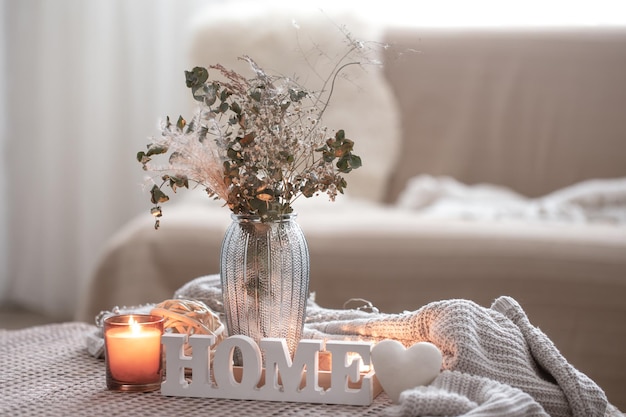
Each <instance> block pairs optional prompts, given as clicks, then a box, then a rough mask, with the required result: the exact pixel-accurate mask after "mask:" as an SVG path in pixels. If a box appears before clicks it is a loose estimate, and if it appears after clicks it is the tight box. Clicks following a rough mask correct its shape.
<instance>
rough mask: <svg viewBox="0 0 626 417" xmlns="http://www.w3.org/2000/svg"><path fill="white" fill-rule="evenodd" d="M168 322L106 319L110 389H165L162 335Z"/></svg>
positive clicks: (139, 316) (142, 318) (144, 317)
mask: <svg viewBox="0 0 626 417" xmlns="http://www.w3.org/2000/svg"><path fill="white" fill-rule="evenodd" d="M164 321H165V319H164V318H163V317H160V316H153V315H146V314H123V315H119V316H111V317H107V318H106V319H105V320H104V343H105V364H106V381H107V388H109V389H110V390H115V391H142V392H145V391H154V390H157V389H159V388H160V387H161V379H162V365H161V352H162V347H161V335H162V334H163V323H164Z"/></svg>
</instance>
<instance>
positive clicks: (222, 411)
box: [0, 322, 391, 417]
mask: <svg viewBox="0 0 626 417" xmlns="http://www.w3.org/2000/svg"><path fill="white" fill-rule="evenodd" d="M95 330H96V327H95V326H92V325H89V324H86V323H78V322H73V323H62V324H50V325H46V326H37V327H30V328H27V329H23V330H0V415H11V416H48V417H55V416H101V415H102V416H105V415H106V416H111V415H136V416H143V415H150V416H159V415H167V416H174V415H184V416H186V417H193V416H202V417H205V416H207V415H215V416H227V415H233V416H247V415H255V416H270V415H271V416H276V415H280V416H315V417H323V416H333V417H339V416H379V415H381V414H382V413H383V410H385V409H386V408H387V407H389V406H390V405H391V402H390V400H389V398H388V397H387V396H386V395H385V393H382V394H380V395H379V396H378V397H377V398H375V399H374V401H373V403H372V404H371V405H370V406H345V405H326V404H309V403H295V402H294V403H292V402H271V401H247V400H243V401H242V400H226V399H215V398H188V397H166V396H162V395H161V394H160V392H159V391H155V392H151V393H129V392H114V391H109V390H107V388H106V379H105V368H104V360H102V359H96V358H94V357H92V356H91V355H89V353H88V352H87V349H86V338H87V336H88V335H89V334H90V333H92V332H94V331H95Z"/></svg>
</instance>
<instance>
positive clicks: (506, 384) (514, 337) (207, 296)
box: [176, 275, 614, 417]
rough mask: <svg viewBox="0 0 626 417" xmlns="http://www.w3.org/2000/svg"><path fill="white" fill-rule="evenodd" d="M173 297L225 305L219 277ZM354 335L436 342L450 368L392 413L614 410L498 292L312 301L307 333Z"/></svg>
mask: <svg viewBox="0 0 626 417" xmlns="http://www.w3.org/2000/svg"><path fill="white" fill-rule="evenodd" d="M176 297H181V298H193V299H199V300H201V301H204V302H205V303H208V304H209V305H213V306H216V307H217V308H220V304H219V301H218V302H216V300H220V297H221V294H220V292H219V279H218V276H216V275H214V276H209V277H201V278H198V279H196V280H194V281H192V282H191V283H188V284H186V285H185V286H184V287H182V288H181V289H179V290H178V291H177V292H176ZM350 336H353V337H358V338H359V339H362V340H370V341H380V340H384V339H395V340H398V341H400V342H401V343H403V344H404V345H405V346H406V347H409V346H411V345H412V344H414V343H417V342H420V341H427V342H431V343H433V344H435V345H436V346H437V347H438V348H439V349H440V350H441V352H442V354H443V365H442V367H443V370H445V371H453V372H444V373H442V374H440V375H439V377H438V378H437V379H436V380H435V383H433V384H432V389H422V388H418V389H415V390H408V391H405V393H403V394H402V395H401V404H400V406H399V408H397V409H394V410H392V411H390V413H391V414H390V415H399V416H420V415H424V414H420V413H426V415H431V414H429V413H435V414H434V415H468V416H496V415H503V414H506V415H519V416H522V415H536V416H545V415H550V416H552V417H570V416H573V417H594V416H597V417H603V416H609V415H612V413H613V410H614V408H613V407H612V406H610V405H609V404H608V401H607V398H606V395H605V393H604V392H603V391H602V389H601V388H600V387H599V386H598V385H597V384H596V383H595V382H594V381H592V380H591V379H590V378H589V377H587V376H586V375H585V374H583V373H581V372H579V371H578V370H577V369H576V368H574V367H573V366H572V365H571V364H569V363H568V362H567V360H566V359H565V358H564V357H563V356H562V355H561V354H560V352H559V351H558V349H557V348H556V347H555V346H554V344H553V343H552V341H551V340H550V339H549V338H548V337H547V336H546V335H545V334H544V333H542V332H541V331H540V330H539V329H537V328H536V327H534V326H532V325H531V324H530V322H529V321H528V318H527V317H526V314H525V312H524V310H523V309H522V307H521V306H520V305H519V304H518V303H517V302H516V301H515V300H514V299H513V298H511V297H506V296H505V297H499V298H498V299H497V300H496V301H495V302H494V303H493V306H492V308H484V307H481V306H479V305H478V304H476V303H474V302H471V301H468V300H444V301H438V302H433V303H430V304H428V305H426V306H424V307H422V308H420V309H419V310H417V311H413V312H405V313H402V314H384V313H370V312H364V311H359V310H343V309H342V310H337V309H325V308H322V307H320V306H318V305H317V304H315V303H314V302H313V301H311V302H310V303H309V305H308V308H307V319H306V323H305V328H304V332H303V337H304V338H314V339H315V338H318V339H320V338H321V339H344V338H345V337H350ZM448 406H449V408H447V407H448ZM421 407H423V408H421ZM437 410H439V411H437ZM503 411H506V413H503ZM436 412H441V413H442V414H436ZM509 412H510V414H509ZM498 413H500V414H498Z"/></svg>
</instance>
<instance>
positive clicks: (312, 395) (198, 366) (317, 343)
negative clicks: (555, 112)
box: [161, 334, 381, 405]
mask: <svg viewBox="0 0 626 417" xmlns="http://www.w3.org/2000/svg"><path fill="white" fill-rule="evenodd" d="M185 338H186V336H185V335H182V334H164V335H163V336H162V343H163V345H164V347H165V352H166V355H165V380H164V381H163V382H162V384H161V394H162V395H167V396H182V397H206V398H229V399H241V400H267V401H293V402H310V403H324V404H349V405H369V404H371V403H372V401H373V399H374V398H375V397H376V396H377V395H378V394H379V393H380V391H381V387H380V384H378V381H377V380H376V378H375V375H374V370H373V367H371V362H370V352H371V349H372V344H371V343H366V342H347V341H326V342H325V343H324V342H323V341H321V340H301V341H300V343H299V344H298V347H297V350H296V353H295V355H294V358H293V360H292V359H291V356H290V355H289V353H288V349H287V344H286V342H285V340H284V339H269V338H268V339H262V340H261V342H260V345H257V344H256V343H255V341H254V340H253V339H252V338H250V337H247V336H231V337H228V338H226V339H224V340H223V341H222V342H221V343H220V344H219V345H217V347H216V348H215V351H214V353H213V357H212V358H211V347H212V346H213V345H214V344H215V337H214V336H212V335H193V336H190V337H189V340H188V343H189V345H190V346H191V348H192V352H193V353H192V356H186V355H185V354H184V350H183V345H184V343H185ZM235 348H237V349H239V352H240V353H241V357H242V358H243V366H241V367H236V366H233V353H234V350H235ZM261 350H263V352H264V357H265V361H264V362H265V363H263V360H262V355H261ZM321 352H327V353H330V356H331V370H330V371H320V370H319V356H320V355H319V354H320V353H321ZM359 356H360V359H361V360H358V359H359ZM361 361H362V363H363V364H364V365H366V366H369V371H368V372H361V370H360V365H361ZM186 370H189V371H191V372H190V375H191V377H189V372H187V376H186V373H185V371H186Z"/></svg>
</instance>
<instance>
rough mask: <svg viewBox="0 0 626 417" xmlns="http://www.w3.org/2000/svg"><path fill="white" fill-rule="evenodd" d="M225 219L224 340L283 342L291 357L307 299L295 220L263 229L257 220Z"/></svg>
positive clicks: (305, 262) (304, 255)
mask: <svg viewBox="0 0 626 417" xmlns="http://www.w3.org/2000/svg"><path fill="white" fill-rule="evenodd" d="M231 217H232V219H233V222H232V224H231V225H230V226H229V228H228V229H227V230H226V234H225V236H224V241H223V243H222V252H221V262H220V275H221V281H222V295H223V302H224V313H225V315H226V325H227V327H228V334H229V335H230V336H232V335H246V336H250V337H251V338H253V339H254V340H255V341H256V342H257V343H259V341H260V339H262V338H264V337H276V338H284V339H286V341H287V346H288V348H289V352H290V354H291V356H292V357H293V354H294V352H295V349H296V346H297V344H298V342H299V341H300V338H301V337H302V328H303V326H304V318H305V314H306V302H307V298H308V293H309V250H308V247H307V243H306V240H305V237H304V233H303V232H302V229H300V226H299V225H298V223H296V214H293V213H292V214H287V215H283V216H282V217H281V218H280V219H278V220H276V221H273V222H265V223H263V222H261V219H260V217H258V216H245V215H235V214H233V215H231ZM235 362H238V361H237V357H236V356H235Z"/></svg>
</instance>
